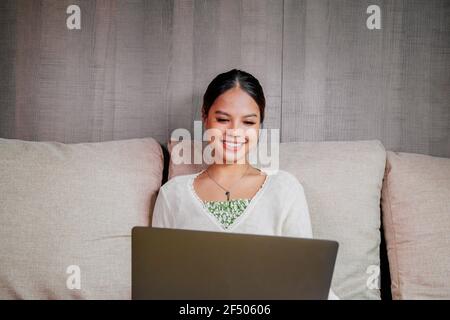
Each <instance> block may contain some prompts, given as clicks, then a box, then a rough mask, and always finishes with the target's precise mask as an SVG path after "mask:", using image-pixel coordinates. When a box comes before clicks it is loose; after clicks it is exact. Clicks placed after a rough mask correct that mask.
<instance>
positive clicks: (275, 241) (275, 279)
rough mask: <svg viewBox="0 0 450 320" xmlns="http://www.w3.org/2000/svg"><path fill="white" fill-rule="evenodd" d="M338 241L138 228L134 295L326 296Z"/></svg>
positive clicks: (226, 297)
mask: <svg viewBox="0 0 450 320" xmlns="http://www.w3.org/2000/svg"><path fill="white" fill-rule="evenodd" d="M337 250H338V243H337V242H335V241H328V240H317V239H302V238H294V237H280V236H267V235H254V234H240V233H228V232H210V231H197V230H186V229H167V228H154V227H135V228H133V231H132V299H137V300H241V299H242V300H281V299H283V300H298V299H308V300H312V299H314V300H322V299H328V293H329V289H330V285H331V280H332V276H333V270H334V264H335V260H336V255H337Z"/></svg>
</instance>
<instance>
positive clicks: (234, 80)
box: [202, 69, 266, 123]
mask: <svg viewBox="0 0 450 320" xmlns="http://www.w3.org/2000/svg"><path fill="white" fill-rule="evenodd" d="M237 86H239V87H240V88H241V89H242V90H243V91H245V92H246V93H247V94H248V95H249V96H250V97H252V98H253V100H255V102H256V104H257V105H258V107H259V113H260V115H261V119H260V120H261V121H260V123H262V122H263V121H264V109H265V107H266V98H265V97H264V92H263V89H262V87H261V85H260V84H259V81H258V79H256V78H255V77H254V76H252V75H251V74H250V73H247V72H245V71H242V70H237V69H233V70H230V71H228V72H225V73H221V74H219V75H218V76H216V77H215V78H214V79H213V81H211V83H210V84H209V86H208V88H207V89H206V92H205V94H204V95H203V107H202V111H203V115H204V116H205V117H206V116H207V115H208V112H209V109H211V106H212V105H213V104H214V101H215V100H216V99H217V97H218V96H220V95H221V94H222V93H224V92H225V91H227V90H230V89H232V88H234V87H237Z"/></svg>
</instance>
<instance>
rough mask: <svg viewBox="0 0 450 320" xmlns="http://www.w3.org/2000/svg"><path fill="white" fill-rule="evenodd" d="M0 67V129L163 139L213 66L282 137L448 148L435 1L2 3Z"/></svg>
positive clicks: (445, 42) (68, 137) (193, 112)
mask: <svg viewBox="0 0 450 320" xmlns="http://www.w3.org/2000/svg"><path fill="white" fill-rule="evenodd" d="M70 4H78V5H79V6H80V7H81V10H82V29H81V30H79V31H77V30H73V31H70V30H68V29H67V28H66V18H67V14H66V8H67V6H69V5H70ZM371 4H377V5H379V6H380V7H381V10H382V29H381V30H368V29H367V27H366V19H367V17H368V15H367V13H366V9H367V7H368V6H369V5H371ZM0 67H1V69H0V70H1V77H0V137H4V138H18V139H25V140H56V141H62V142H81V141H104V140H112V139H126V138H134V137H146V136H153V137H155V138H156V139H158V140H159V141H160V142H161V143H165V142H166V141H167V139H168V137H169V135H170V133H171V131H172V130H173V129H175V128H179V127H185V128H191V129H192V127H193V120H195V119H196V120H198V119H200V105H201V98H202V95H203V93H204V90H205V89H206V86H207V85H208V83H209V82H210V81H211V80H212V78H213V77H214V76H215V75H217V74H218V73H220V72H224V71H227V70H229V69H231V68H242V69H244V70H246V71H249V72H251V73H253V74H254V75H255V76H256V77H257V78H258V79H260V81H261V82H262V84H263V87H264V89H265V93H266V98H267V101H268V106H267V108H268V109H267V116H266V123H265V127H266V128H280V129H281V140H282V141H311V140H314V141H322V140H359V139H380V140H381V141H382V142H383V143H384V145H385V146H386V148H387V149H390V150H395V151H404V152H417V153H424V154H430V155H435V156H445V157H450V1H449V0H421V1H418V0H391V1H387V0H386V1H381V0H374V1H364V0H353V1H349V0H346V1H343V0H328V1H327V0H284V1H282V0H276V1H275V0H272V1H271V0H220V1H205V0H202V1H200V0H172V1H168V0H154V1H138V0H128V1H118V0H96V1H95V0H92V1H88V0H84V1H80V0H78V1H77V0H46V1H39V0H35V1H32V0H18V1H12V0H6V1H5V0H2V1H0Z"/></svg>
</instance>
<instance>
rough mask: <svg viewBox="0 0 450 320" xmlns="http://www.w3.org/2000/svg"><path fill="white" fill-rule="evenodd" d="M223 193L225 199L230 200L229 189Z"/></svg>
mask: <svg viewBox="0 0 450 320" xmlns="http://www.w3.org/2000/svg"><path fill="white" fill-rule="evenodd" d="M225 195H226V196H227V201H230V191H227V192H225Z"/></svg>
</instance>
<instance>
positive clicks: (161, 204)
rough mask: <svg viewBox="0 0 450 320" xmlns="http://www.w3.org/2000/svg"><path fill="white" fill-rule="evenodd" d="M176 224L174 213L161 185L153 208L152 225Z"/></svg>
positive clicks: (159, 226)
mask: <svg viewBox="0 0 450 320" xmlns="http://www.w3.org/2000/svg"><path fill="white" fill-rule="evenodd" d="M173 225H174V219H173V213H172V211H171V210H170V206H169V202H168V201H167V197H166V194H165V191H164V189H163V188H162V187H161V188H160V189H159V192H158V197H157V198H156V202H155V207H154V209H153V217H152V227H157V228H172V227H173Z"/></svg>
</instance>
